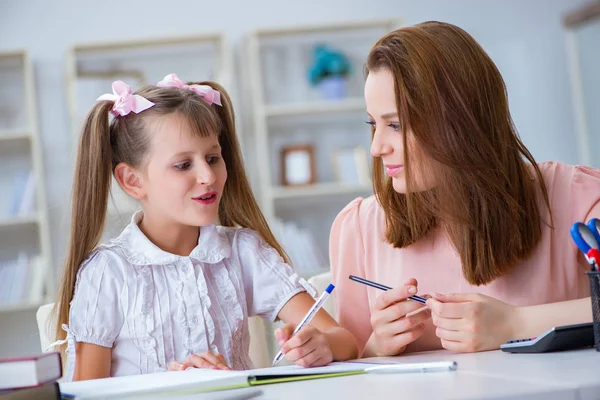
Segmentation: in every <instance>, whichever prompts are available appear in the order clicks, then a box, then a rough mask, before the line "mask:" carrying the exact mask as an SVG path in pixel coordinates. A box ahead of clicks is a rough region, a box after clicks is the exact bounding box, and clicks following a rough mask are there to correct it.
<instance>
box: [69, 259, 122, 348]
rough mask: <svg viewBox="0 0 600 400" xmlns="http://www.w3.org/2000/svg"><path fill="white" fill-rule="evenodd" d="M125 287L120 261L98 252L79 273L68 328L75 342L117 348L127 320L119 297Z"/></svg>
mask: <svg viewBox="0 0 600 400" xmlns="http://www.w3.org/2000/svg"><path fill="white" fill-rule="evenodd" d="M123 286H124V276H123V275H122V273H121V272H120V268H119V266H118V260H116V259H115V258H113V257H110V256H109V255H108V254H106V252H102V251H100V252H96V253H95V254H93V255H91V256H90V257H89V258H88V259H87V260H86V261H84V262H83V263H82V265H81V267H80V268H79V272H78V273H77V282H76V286H75V295H74V296H73V300H72V302H71V310H70V313H69V326H68V330H69V333H70V335H71V336H72V338H73V339H74V340H75V342H85V343H92V344H96V345H98V346H103V347H111V348H112V347H113V343H114V342H115V339H116V338H117V336H118V335H119V332H120V331H121V328H122V327H123V323H124V315H123V310H122V307H121V304H120V301H119V299H120V298H121V294H122V293H121V292H122V290H123Z"/></svg>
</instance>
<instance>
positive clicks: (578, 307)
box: [512, 297, 592, 339]
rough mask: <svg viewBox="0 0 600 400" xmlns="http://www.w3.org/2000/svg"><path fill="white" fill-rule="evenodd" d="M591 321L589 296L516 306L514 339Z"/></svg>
mask: <svg viewBox="0 0 600 400" xmlns="http://www.w3.org/2000/svg"><path fill="white" fill-rule="evenodd" d="M591 321H592V301H591V299H590V298H589V297H586V298H583V299H578V300H569V301H561V302H558V303H549V304H540V305H537V306H528V307H516V310H515V316H514V318H513V319H512V322H513V327H512V332H513V334H512V336H513V338H512V339H522V338H530V337H535V336H537V335H539V334H540V333H542V332H545V331H547V330H548V329H550V328H552V327H554V326H563V325H573V324H581V323H584V322H591Z"/></svg>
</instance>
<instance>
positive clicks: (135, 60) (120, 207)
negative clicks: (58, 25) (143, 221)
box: [67, 33, 237, 240]
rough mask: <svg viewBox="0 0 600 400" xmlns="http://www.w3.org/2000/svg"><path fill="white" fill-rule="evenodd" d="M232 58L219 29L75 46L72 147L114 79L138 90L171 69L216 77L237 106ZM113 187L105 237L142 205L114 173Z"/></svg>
mask: <svg viewBox="0 0 600 400" xmlns="http://www.w3.org/2000/svg"><path fill="white" fill-rule="evenodd" d="M232 58H233V55H232V51H231V49H230V46H229V44H228V42H227V41H226V39H225V37H224V35H222V34H217V33H215V34H205V35H198V36H189V37H174V38H161V39H156V40H154V39H147V40H136V41H126V42H125V41H124V42H115V43H94V44H79V45H75V46H73V47H72V48H71V50H70V52H69V56H68V60H67V61H68V62H67V84H68V96H69V114H70V119H71V126H72V131H73V138H74V149H76V148H77V145H78V141H79V135H80V134H81V127H82V125H83V122H84V120H85V116H86V115H87V113H88V112H89V110H90V109H91V108H92V107H93V105H94V104H95V102H96V98H97V97H98V96H100V95H101V94H103V93H111V84H112V82H113V81H115V80H119V79H120V80H122V81H124V82H125V83H127V84H129V85H130V86H131V88H132V89H133V90H134V91H135V90H137V89H138V88H139V87H141V86H143V85H146V84H155V83H156V82H158V81H160V80H161V79H163V78H164V77H165V75H167V74H169V73H172V72H175V73H176V74H177V75H178V76H179V78H180V79H181V80H182V81H184V82H185V81H203V80H212V81H215V82H217V83H219V84H221V85H222V86H223V87H225V89H226V90H227V92H228V93H229V95H230V96H231V97H232V101H233V102H234V106H235V104H236V103H237V102H236V90H235V88H234V84H235V82H234V79H233V73H232V68H233V61H232ZM74 159H75V158H74ZM111 192H112V201H109V210H108V214H107V221H106V229H105V233H104V236H103V240H107V239H110V238H112V237H115V236H117V235H118V234H119V233H120V231H121V230H122V229H123V227H124V226H125V225H126V224H127V223H128V222H129V220H130V218H131V215H132V214H133V212H135V211H136V210H137V209H138V204H137V203H136V202H135V201H134V200H133V199H131V198H130V197H129V196H128V195H127V194H126V193H125V192H123V191H122V190H121V188H120V187H119V185H118V183H117V182H116V181H115V180H114V179H113V184H112V188H111Z"/></svg>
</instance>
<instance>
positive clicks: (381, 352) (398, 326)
mask: <svg viewBox="0 0 600 400" xmlns="http://www.w3.org/2000/svg"><path fill="white" fill-rule="evenodd" d="M416 293H417V281H416V280H415V279H412V278H411V279H409V280H408V281H406V282H405V283H404V286H401V287H398V288H395V289H391V290H388V291H386V292H385V293H383V294H382V295H380V296H379V297H378V298H377V300H376V301H375V304H374V305H373V307H372V309H371V326H372V327H373V334H372V335H371V338H370V339H369V341H368V342H367V346H366V348H365V355H364V356H395V355H398V354H400V353H403V352H404V350H406V346H407V345H408V344H409V343H412V342H414V341H415V340H417V339H418V338H419V337H421V335H423V332H424V331H425V324H424V323H425V321H427V320H428V319H429V318H430V317H431V312H430V310H428V309H426V308H424V306H423V305H422V304H420V303H417V302H415V301H412V300H408V297H409V296H411V295H413V294H416ZM418 309H423V311H419V312H417V313H413V312H414V311H416V310H418ZM411 313H413V314H411Z"/></svg>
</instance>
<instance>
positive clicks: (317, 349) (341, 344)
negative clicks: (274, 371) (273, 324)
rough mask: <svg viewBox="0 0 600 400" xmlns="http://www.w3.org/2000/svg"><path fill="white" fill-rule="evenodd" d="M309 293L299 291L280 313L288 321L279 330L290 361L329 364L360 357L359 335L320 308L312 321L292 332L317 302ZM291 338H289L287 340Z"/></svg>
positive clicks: (276, 333) (305, 364) (279, 335)
mask: <svg viewBox="0 0 600 400" xmlns="http://www.w3.org/2000/svg"><path fill="white" fill-rule="evenodd" d="M314 302H315V301H314V299H313V298H312V297H310V295H308V294H307V293H305V292H303V293H298V294H297V295H295V296H294V297H292V298H291V299H290V300H289V301H288V302H287V303H286V304H285V305H284V306H283V308H282V309H281V311H280V312H279V314H278V317H279V318H280V319H281V320H282V321H284V322H285V323H286V324H287V325H286V326H284V327H282V328H279V329H278V330H277V331H276V332H275V336H276V338H277V340H278V343H279V344H280V345H282V348H281V350H282V351H283V352H284V354H286V358H287V359H288V361H292V362H296V363H297V364H299V365H302V366H306V367H308V366H316V365H326V364H328V363H329V362H331V361H333V360H336V361H341V360H350V359H353V358H357V357H358V345H357V342H356V338H355V337H354V336H353V335H352V334H351V333H350V332H349V331H347V330H346V329H344V328H342V327H341V326H339V325H338V323H337V322H335V320H334V319H333V318H332V317H331V316H330V315H329V314H328V313H327V312H326V311H325V310H322V309H321V310H319V312H317V314H316V315H315V317H314V318H313V320H312V321H311V322H310V324H309V325H307V326H305V327H304V328H303V329H301V330H300V332H298V333H297V334H296V335H295V336H294V337H291V334H292V332H293V330H294V329H295V327H296V326H297V325H298V324H299V323H300V321H302V319H303V318H304V316H305V315H306V313H308V311H309V310H310V308H311V307H312V305H313V304H314ZM286 341H287V342H286ZM284 343H285V344H284ZM303 359H304V360H303Z"/></svg>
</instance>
